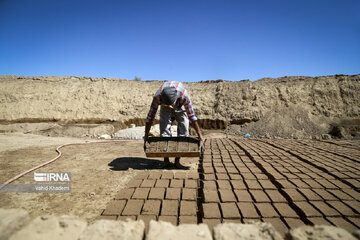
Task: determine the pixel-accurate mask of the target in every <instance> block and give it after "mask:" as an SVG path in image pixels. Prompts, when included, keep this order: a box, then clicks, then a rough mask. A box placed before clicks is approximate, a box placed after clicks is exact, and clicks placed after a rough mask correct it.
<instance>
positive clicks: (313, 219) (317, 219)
mask: <svg viewBox="0 0 360 240" xmlns="http://www.w3.org/2000/svg"><path fill="white" fill-rule="evenodd" d="M308 219H309V221H310V222H312V224H314V225H330V222H328V221H327V220H326V219H325V218H323V217H310V218H308Z"/></svg>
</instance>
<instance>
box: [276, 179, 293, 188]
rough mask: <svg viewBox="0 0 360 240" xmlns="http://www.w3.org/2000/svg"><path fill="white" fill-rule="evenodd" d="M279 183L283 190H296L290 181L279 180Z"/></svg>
mask: <svg viewBox="0 0 360 240" xmlns="http://www.w3.org/2000/svg"><path fill="white" fill-rule="evenodd" d="M277 182H278V183H280V185H281V186H282V188H296V187H295V185H294V184H292V183H291V182H290V181H289V180H277Z"/></svg>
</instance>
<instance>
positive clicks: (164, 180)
mask: <svg viewBox="0 0 360 240" xmlns="http://www.w3.org/2000/svg"><path fill="white" fill-rule="evenodd" d="M199 179H200V177H199V174H198V172H195V171H182V170H177V171H173V170H164V171H158V170H150V171H139V172H138V173H137V175H136V176H135V178H134V179H132V180H130V182H129V183H128V184H127V186H126V188H124V189H121V190H120V191H119V192H118V193H117V195H116V196H115V198H114V200H112V201H111V202H109V204H108V205H107V207H106V209H105V210H104V211H103V213H102V214H101V217H100V218H102V219H112V220H125V219H128V218H130V219H132V220H143V221H144V222H145V223H146V227H147V226H148V223H149V221H150V220H161V221H167V222H170V223H172V224H174V225H177V224H182V223H195V224H196V223H198V203H197V201H198V190H199Z"/></svg>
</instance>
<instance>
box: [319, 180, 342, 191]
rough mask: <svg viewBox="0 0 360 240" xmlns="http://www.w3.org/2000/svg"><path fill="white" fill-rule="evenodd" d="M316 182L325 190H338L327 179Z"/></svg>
mask: <svg viewBox="0 0 360 240" xmlns="http://www.w3.org/2000/svg"><path fill="white" fill-rule="evenodd" d="M316 181H317V182H318V183H320V184H321V185H322V186H324V187H325V188H326V189H337V188H338V187H337V186H336V185H334V184H332V183H331V182H330V181H329V180H327V179H317V180H316Z"/></svg>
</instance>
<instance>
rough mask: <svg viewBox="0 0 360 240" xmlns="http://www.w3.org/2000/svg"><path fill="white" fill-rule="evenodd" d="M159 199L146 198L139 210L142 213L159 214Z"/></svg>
mask: <svg viewBox="0 0 360 240" xmlns="http://www.w3.org/2000/svg"><path fill="white" fill-rule="evenodd" d="M160 205H161V200H146V201H145V203H144V206H143V209H142V211H141V214H142V215H159V212H160Z"/></svg>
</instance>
